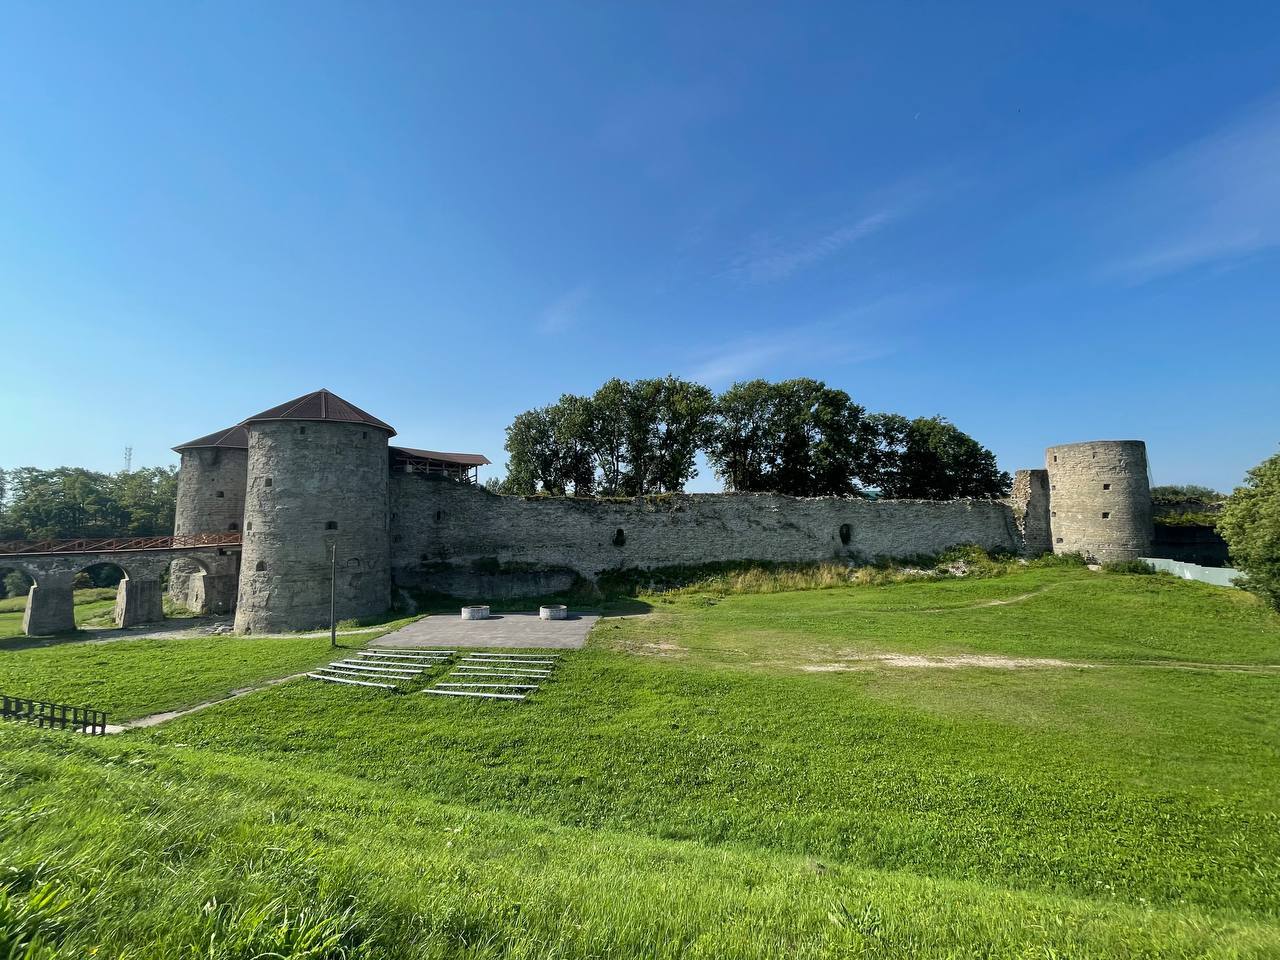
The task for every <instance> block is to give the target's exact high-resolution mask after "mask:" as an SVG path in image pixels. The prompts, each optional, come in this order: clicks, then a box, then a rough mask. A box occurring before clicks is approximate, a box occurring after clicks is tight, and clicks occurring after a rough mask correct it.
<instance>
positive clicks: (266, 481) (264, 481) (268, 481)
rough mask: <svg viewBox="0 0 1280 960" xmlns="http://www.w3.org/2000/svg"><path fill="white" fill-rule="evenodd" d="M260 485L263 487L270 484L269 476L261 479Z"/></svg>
mask: <svg viewBox="0 0 1280 960" xmlns="http://www.w3.org/2000/svg"><path fill="white" fill-rule="evenodd" d="M262 485H263V486H264V487H269V486H271V478H270V477H267V479H265V480H263V481H262Z"/></svg>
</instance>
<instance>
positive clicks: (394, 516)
mask: <svg viewBox="0 0 1280 960" xmlns="http://www.w3.org/2000/svg"><path fill="white" fill-rule="evenodd" d="M391 519H392V520H398V519H400V514H398V513H393V514H391Z"/></svg>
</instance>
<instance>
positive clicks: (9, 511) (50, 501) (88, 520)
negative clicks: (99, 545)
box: [0, 467, 178, 540]
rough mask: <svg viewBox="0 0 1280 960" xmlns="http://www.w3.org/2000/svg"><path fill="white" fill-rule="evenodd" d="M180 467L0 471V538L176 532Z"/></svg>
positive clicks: (23, 538)
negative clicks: (175, 510) (101, 470)
mask: <svg viewBox="0 0 1280 960" xmlns="http://www.w3.org/2000/svg"><path fill="white" fill-rule="evenodd" d="M177 495H178V468H177V467H147V468H144V469H141V470H134V471H131V472H128V473H125V472H121V473H98V472H97V471H95V470H85V469H84V468H82V467H58V468H56V469H54V470H38V469H36V468H35V467H18V468H16V469H13V470H0V540H45V539H50V538H60V537H124V536H137V537H149V536H165V535H167V534H171V533H173V513H174V508H175V504H176V502H177Z"/></svg>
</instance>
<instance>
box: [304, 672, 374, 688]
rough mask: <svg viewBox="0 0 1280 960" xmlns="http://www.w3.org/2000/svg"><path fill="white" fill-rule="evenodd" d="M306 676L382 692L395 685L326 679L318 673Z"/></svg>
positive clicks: (345, 679) (335, 678) (336, 678)
mask: <svg viewBox="0 0 1280 960" xmlns="http://www.w3.org/2000/svg"><path fill="white" fill-rule="evenodd" d="M307 676H308V677H310V678H311V679H312V680H327V681H328V682H329V683H349V684H352V685H353V686H357V687H381V688H382V689H383V690H394V689H395V684H391V683H370V682H369V681H367V680H348V679H347V678H345V677H326V676H324V675H323V674H319V673H308V674H307Z"/></svg>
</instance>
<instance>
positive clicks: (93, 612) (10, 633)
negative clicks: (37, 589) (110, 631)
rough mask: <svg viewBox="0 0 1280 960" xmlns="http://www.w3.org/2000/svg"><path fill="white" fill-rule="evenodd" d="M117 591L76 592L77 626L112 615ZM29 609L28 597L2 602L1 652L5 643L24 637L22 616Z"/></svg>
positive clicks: (103, 589) (99, 589)
mask: <svg viewBox="0 0 1280 960" xmlns="http://www.w3.org/2000/svg"><path fill="white" fill-rule="evenodd" d="M115 605H116V591H115V588H114V587H110V588H103V587H94V588H91V589H88V590H77V591H76V592H75V611H74V615H75V618H76V623H77V624H82V623H85V622H87V621H89V620H95V619H97V618H99V617H101V616H103V615H104V614H106V615H110V614H111V612H112V611H113V610H114V609H115ZM26 609H27V598H26V597H9V598H8V599H5V600H0V650H3V649H4V648H3V641H5V640H9V639H11V638H13V637H22V636H23V633H22V615H23V612H24V611H25V610H26Z"/></svg>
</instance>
